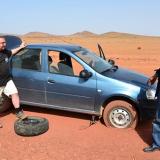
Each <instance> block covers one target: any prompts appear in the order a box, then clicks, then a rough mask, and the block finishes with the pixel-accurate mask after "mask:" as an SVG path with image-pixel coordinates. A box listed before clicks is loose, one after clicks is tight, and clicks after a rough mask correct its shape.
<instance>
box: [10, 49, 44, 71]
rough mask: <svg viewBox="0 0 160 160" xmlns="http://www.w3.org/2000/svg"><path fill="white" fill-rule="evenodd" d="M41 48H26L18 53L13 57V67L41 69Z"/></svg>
mask: <svg viewBox="0 0 160 160" xmlns="http://www.w3.org/2000/svg"><path fill="white" fill-rule="evenodd" d="M40 57H41V50H40V49H29V48H25V49H23V50H21V51H20V52H19V53H18V54H16V55H15V56H14V57H13V59H12V67H13V68H21V69H29V70H37V71H40V70H41V62H40V59H41V58H40Z"/></svg>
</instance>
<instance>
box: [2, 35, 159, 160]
mask: <svg viewBox="0 0 160 160" xmlns="http://www.w3.org/2000/svg"><path fill="white" fill-rule="evenodd" d="M21 37H22V39H23V40H24V41H25V42H26V43H73V44H79V45H81V46H84V47H86V48H89V49H90V50H93V51H94V52H96V53H97V54H98V49H97V43H99V44H100V45H101V46H102V47H103V49H104V52H105V55H106V57H107V58H108V59H113V60H115V62H116V64H117V65H118V66H121V67H123V68H128V69H131V70H134V71H137V72H140V73H142V74H145V75H147V76H151V75H152V74H154V69H157V68H159V67H160V65H159V64H160V54H159V53H160V45H159V44H160V37H151V36H139V35H131V34H124V33H115V32H112V33H106V34H102V35H96V34H93V33H90V32H81V33H77V34H73V35H70V36H55V35H49V34H44V33H29V34H26V35H23V36H21ZM24 110H25V113H26V114H27V115H34V116H41V117H45V118H47V119H48V120H49V130H48V131H47V132H46V133H44V134H42V135H39V136H35V137H22V136H18V135H16V134H15V132H14V121H15V120H16V118H15V116H14V114H13V110H11V111H8V112H7V113H4V114H2V115H1V118H0V121H1V122H2V123H3V128H2V129H0V160H22V159H23V160H35V159H38V160H53V159H54V160H64V159H69V160H72V159H73V160H93V159H96V160H159V159H160V158H159V156H160V151H156V152H154V153H144V152H143V148H144V147H146V146H148V145H149V144H151V141H152V140H151V130H152V121H146V122H143V123H140V124H139V126H138V127H137V128H136V129H115V128H107V127H105V125H104V124H103V123H102V122H101V121H97V122H96V124H94V125H92V126H89V124H90V119H91V117H90V116H89V115H82V114H77V113H70V112H64V111H63V112H62V111H57V110H50V109H48V110H47V109H40V108H35V107H24Z"/></svg>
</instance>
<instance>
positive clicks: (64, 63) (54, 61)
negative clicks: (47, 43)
mask: <svg viewBox="0 0 160 160" xmlns="http://www.w3.org/2000/svg"><path fill="white" fill-rule="evenodd" d="M83 69H84V67H83V66H82V65H81V64H79V62H77V61H76V60H75V59H74V58H72V57H71V56H69V55H68V54H66V53H64V52H59V51H51V50H50V51H48V70H49V72H50V73H56V74H63V75H68V76H79V73H80V71H82V70H83Z"/></svg>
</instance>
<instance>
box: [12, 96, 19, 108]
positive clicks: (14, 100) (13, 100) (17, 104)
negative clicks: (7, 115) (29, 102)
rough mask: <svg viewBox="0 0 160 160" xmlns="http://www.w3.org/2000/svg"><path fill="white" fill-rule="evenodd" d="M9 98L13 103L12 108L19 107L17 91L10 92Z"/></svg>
mask: <svg viewBox="0 0 160 160" xmlns="http://www.w3.org/2000/svg"><path fill="white" fill-rule="evenodd" d="M11 98H12V103H13V106H14V108H19V107H20V102H19V95H18V93H15V94H12V95H11Z"/></svg>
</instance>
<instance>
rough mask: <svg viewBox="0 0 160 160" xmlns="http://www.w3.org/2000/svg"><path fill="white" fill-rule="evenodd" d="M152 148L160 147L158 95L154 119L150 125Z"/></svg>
mask: <svg viewBox="0 0 160 160" xmlns="http://www.w3.org/2000/svg"><path fill="white" fill-rule="evenodd" d="M152 129H153V130H152V139H153V144H152V145H153V146H156V147H160V94H158V96H157V100H156V118H155V120H154V121H153V123H152Z"/></svg>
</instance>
